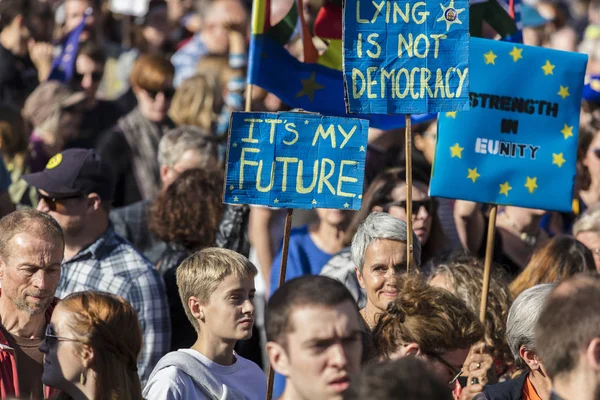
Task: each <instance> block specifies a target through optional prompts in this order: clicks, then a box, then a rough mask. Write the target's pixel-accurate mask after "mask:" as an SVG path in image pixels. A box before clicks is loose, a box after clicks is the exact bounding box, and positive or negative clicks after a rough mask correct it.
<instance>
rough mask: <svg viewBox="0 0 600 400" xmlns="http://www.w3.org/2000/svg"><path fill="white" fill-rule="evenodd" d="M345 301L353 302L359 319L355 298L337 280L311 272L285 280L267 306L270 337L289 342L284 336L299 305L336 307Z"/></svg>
mask: <svg viewBox="0 0 600 400" xmlns="http://www.w3.org/2000/svg"><path fill="white" fill-rule="evenodd" d="M346 301H349V302H350V303H351V304H353V305H354V307H355V308H356V318H360V315H359V313H358V306H357V305H356V301H355V300H354V298H353V297H352V295H351V294H350V292H349V291H348V289H346V287H345V286H344V285H343V284H341V283H340V282H338V281H336V280H335V279H331V278H328V277H326V276H319V275H310V276H303V277H300V278H295V279H292V280H290V281H288V282H285V283H284V284H283V285H282V286H281V287H280V288H279V289H277V290H276V291H275V293H273V296H271V298H270V299H269V303H268V305H267V311H266V315H265V327H266V331H267V340H268V341H270V342H276V343H279V344H281V345H283V346H285V345H286V340H285V338H284V335H285V334H286V333H289V332H291V331H292V330H293V329H294V327H293V326H291V324H290V317H291V315H292V313H293V311H294V309H296V308H300V307H305V306H316V307H319V306H321V307H333V306H336V305H338V304H341V303H344V302H346Z"/></svg>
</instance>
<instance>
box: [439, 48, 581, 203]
mask: <svg viewBox="0 0 600 400" xmlns="http://www.w3.org/2000/svg"><path fill="white" fill-rule="evenodd" d="M470 53H471V55H470V62H471V93H470V101H471V110H470V111H468V112H458V113H454V112H448V113H444V114H441V115H440V119H439V125H438V140H437V145H436V153H435V163H434V167H433V174H432V180H431V186H430V192H431V195H432V196H441V197H449V198H457V199H464V200H472V201H477V202H482V203H495V204H504V205H514V206H521V207H529V208H539V209H545V210H557V211H570V210H571V206H572V201H573V185H574V178H575V163H576V158H577V137H578V130H579V108H580V105H581V94H582V90H583V81H584V73H585V69H586V63H587V56H586V55H583V54H577V53H568V52H563V51H557V50H550V49H544V48H541V47H531V46H523V45H519V44H511V43H506V42H500V41H493V40H485V39H476V38H473V39H471V48H470Z"/></svg>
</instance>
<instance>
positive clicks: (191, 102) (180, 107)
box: [169, 74, 223, 134]
mask: <svg viewBox="0 0 600 400" xmlns="http://www.w3.org/2000/svg"><path fill="white" fill-rule="evenodd" d="M219 88H220V86H219V85H218V82H216V81H215V80H213V79H210V77H209V76H208V75H204V74H197V75H194V76H192V77H191V78H188V79H186V80H185V81H183V82H182V84H181V85H180V86H179V87H178V88H177V90H176V91H175V95H174V96H173V101H172V102H171V108H170V109H169V116H170V117H171V119H172V120H173V121H174V122H175V123H176V124H177V125H178V126H181V125H191V126H198V127H200V128H202V129H204V130H205V131H206V132H210V133H211V134H214V132H215V124H216V122H217V117H218V113H219V111H220V108H221V106H222V102H223V101H222V99H221V93H220V90H219Z"/></svg>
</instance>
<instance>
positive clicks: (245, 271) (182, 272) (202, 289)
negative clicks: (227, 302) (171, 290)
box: [177, 247, 258, 330]
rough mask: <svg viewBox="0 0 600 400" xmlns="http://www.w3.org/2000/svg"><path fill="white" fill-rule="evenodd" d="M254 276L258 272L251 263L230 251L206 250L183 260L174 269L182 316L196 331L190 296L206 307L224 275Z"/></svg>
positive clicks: (197, 326) (196, 323)
mask: <svg viewBox="0 0 600 400" xmlns="http://www.w3.org/2000/svg"><path fill="white" fill-rule="evenodd" d="M256 274H258V270H257V269H256V267H255V266H254V264H252V263H251V262H250V260H248V259H247V258H246V257H244V256H243V255H241V254H239V253H236V252H235V251H233V250H228V249H221V248H218V247H210V248H207V249H203V250H200V251H197V252H196V253H194V254H192V255H191V256H189V257H188V258H186V259H185V260H184V261H183V262H182V263H181V265H180V266H179V268H177V286H178V287H179V297H180V298H181V302H182V303H183V308H184V309H185V314H186V315H187V317H188V319H189V320H190V322H191V323H192V325H193V326H194V328H195V329H196V330H199V329H200V325H199V324H198V321H197V320H196V318H195V317H194V316H193V315H192V312H191V310H190V306H189V304H188V301H189V299H190V297H196V298H198V301H199V302H200V303H203V304H206V303H208V300H209V299H210V296H211V295H212V294H213V293H214V292H215V290H217V287H218V286H219V284H220V283H221V282H223V280H224V279H225V278H227V277H228V276H230V275H234V276H241V277H250V278H254V277H255V276H256Z"/></svg>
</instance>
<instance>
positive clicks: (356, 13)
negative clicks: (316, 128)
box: [343, 0, 469, 114]
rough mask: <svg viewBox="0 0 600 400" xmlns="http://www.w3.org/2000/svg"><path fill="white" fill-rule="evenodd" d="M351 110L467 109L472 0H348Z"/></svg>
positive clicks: (346, 66)
mask: <svg viewBox="0 0 600 400" xmlns="http://www.w3.org/2000/svg"><path fill="white" fill-rule="evenodd" d="M343 30H344V33H343V38H344V80H345V94H346V107H347V109H348V112H351V113H363V114H402V113H432V112H442V111H465V110H468V109H469V2H468V0H437V1H407V0H346V2H345V7H344V20H343Z"/></svg>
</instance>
